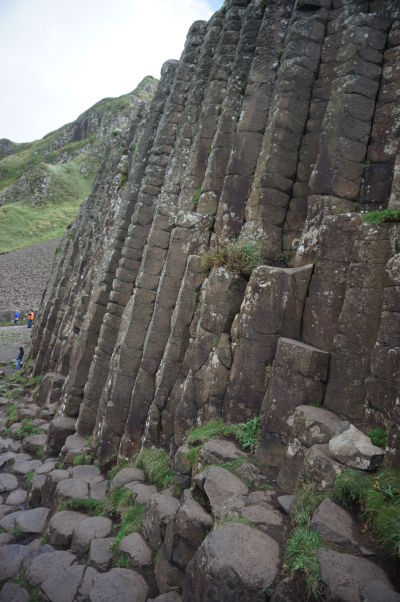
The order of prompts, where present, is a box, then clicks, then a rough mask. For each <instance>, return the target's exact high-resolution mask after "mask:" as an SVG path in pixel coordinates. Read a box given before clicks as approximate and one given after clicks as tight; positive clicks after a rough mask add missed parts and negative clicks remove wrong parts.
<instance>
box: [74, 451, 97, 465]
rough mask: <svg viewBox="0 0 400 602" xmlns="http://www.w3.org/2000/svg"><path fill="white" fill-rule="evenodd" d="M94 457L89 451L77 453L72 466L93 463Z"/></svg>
mask: <svg viewBox="0 0 400 602" xmlns="http://www.w3.org/2000/svg"><path fill="white" fill-rule="evenodd" d="M93 462H94V458H93V456H92V454H90V453H84V452H82V453H81V454H77V455H76V456H75V458H74V466H82V465H84V464H93Z"/></svg>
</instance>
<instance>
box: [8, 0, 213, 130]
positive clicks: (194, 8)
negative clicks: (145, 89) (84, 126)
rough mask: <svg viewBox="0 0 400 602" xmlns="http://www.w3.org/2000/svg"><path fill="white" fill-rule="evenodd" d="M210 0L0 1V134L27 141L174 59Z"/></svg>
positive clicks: (204, 16)
mask: <svg viewBox="0 0 400 602" xmlns="http://www.w3.org/2000/svg"><path fill="white" fill-rule="evenodd" d="M220 4H222V0H221V2H218V5H217V2H216V1H215V0H209V1H207V0H174V2H171V1H170V0H151V2H143V0H114V1H113V2H112V3H111V2H110V0H68V2H65V1H64V0H35V2H32V0H2V1H1V2H0V23H1V26H0V27H1V30H0V33H1V35H0V56H2V57H3V59H2V61H1V63H0V81H1V82H2V94H1V95H0V138H10V139H11V140H15V141H17V142H22V141H28V140H33V139H36V138H40V137H42V136H43V135H44V134H46V133H48V132H49V131H51V130H54V129H56V128H58V127H60V126H62V125H64V123H68V122H69V121H73V120H74V119H75V118H76V117H77V116H78V115H79V114H80V113H82V112H83V111H84V110H85V109H87V108H89V107H90V106H91V105H93V104H94V103H95V102H97V101H98V100H100V99H101V98H104V97H107V96H119V95H121V94H125V93H126V92H129V91H130V90H132V89H133V88H134V87H135V86H136V84H137V83H139V81H140V80H141V79H142V78H143V77H144V76H146V75H154V76H155V77H158V76H159V73H160V68H161V65H162V63H163V62H164V61H165V60H167V59H170V58H179V56H180V54H181V52H182V49H183V46H184V42H185V37H186V34H187V31H188V29H189V27H190V25H191V24H192V22H193V21H195V20H197V19H204V20H207V19H209V17H210V16H211V14H212V13H213V11H214V10H216V9H217V8H218V6H219V5H220Z"/></svg>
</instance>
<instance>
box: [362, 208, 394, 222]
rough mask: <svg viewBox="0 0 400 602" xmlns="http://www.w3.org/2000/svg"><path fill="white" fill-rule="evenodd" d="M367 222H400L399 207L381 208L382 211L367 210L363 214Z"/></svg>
mask: <svg viewBox="0 0 400 602" xmlns="http://www.w3.org/2000/svg"><path fill="white" fill-rule="evenodd" d="M363 220H364V222H366V223H367V224H383V223H390V222H400V209H383V210H382V211H369V212H368V213H364V214H363Z"/></svg>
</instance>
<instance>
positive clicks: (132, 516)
mask: <svg viewBox="0 0 400 602" xmlns="http://www.w3.org/2000/svg"><path fill="white" fill-rule="evenodd" d="M145 511H146V507H145V506H142V505H141V504H134V503H133V501H132V493H131V492H130V491H129V489H125V488H124V487H118V488H117V489H114V491H112V492H111V493H110V494H109V495H108V497H107V499H106V501H105V504H104V512H105V514H108V515H110V516H112V517H114V518H116V519H117V520H118V521H119V522H120V525H119V530H118V533H117V534H116V536H115V540H114V542H113V544H112V546H111V548H112V550H113V551H114V552H116V551H117V550H118V546H119V544H120V542H121V540H122V539H123V538H124V537H126V536H127V535H130V534H131V533H134V532H137V531H139V530H140V527H141V525H142V521H143V516H144V513H145Z"/></svg>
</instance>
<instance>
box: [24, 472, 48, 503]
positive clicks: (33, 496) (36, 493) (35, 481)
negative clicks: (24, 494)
mask: <svg viewBox="0 0 400 602" xmlns="http://www.w3.org/2000/svg"><path fill="white" fill-rule="evenodd" d="M45 482H46V476H45V475H44V474H35V475H34V477H33V478H32V481H31V482H30V484H29V491H28V503H29V507H30V508H37V507H38V506H45V505H46V504H44V503H43V502H42V489H43V487H44V484H45Z"/></svg>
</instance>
